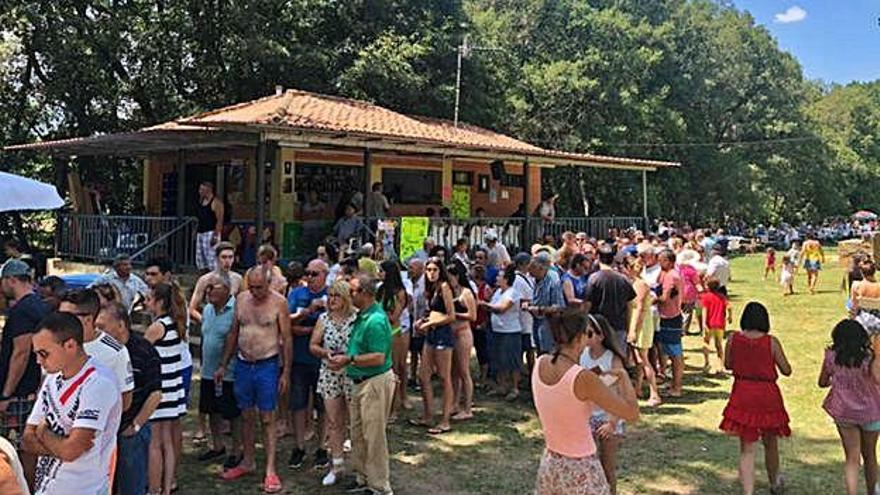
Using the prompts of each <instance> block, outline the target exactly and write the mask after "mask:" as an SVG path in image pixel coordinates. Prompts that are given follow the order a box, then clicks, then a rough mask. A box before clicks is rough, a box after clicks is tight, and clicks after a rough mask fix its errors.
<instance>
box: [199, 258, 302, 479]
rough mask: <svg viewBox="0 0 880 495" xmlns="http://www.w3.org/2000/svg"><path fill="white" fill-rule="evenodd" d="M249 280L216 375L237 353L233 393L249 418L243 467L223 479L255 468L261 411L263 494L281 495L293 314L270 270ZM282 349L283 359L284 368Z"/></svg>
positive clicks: (259, 270)
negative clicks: (283, 398) (279, 425)
mask: <svg viewBox="0 0 880 495" xmlns="http://www.w3.org/2000/svg"><path fill="white" fill-rule="evenodd" d="M247 280H248V290H247V291H246V292H242V293H241V294H240V295H239V296H238V298H237V300H236V303H235V316H234V317H233V319H232V330H230V331H229V335H228V336H227V338H226V346H225V348H224V350H223V358H222V359H221V361H220V366H219V367H218V368H217V372H216V373H214V381H215V383H216V382H217V381H219V380H222V379H223V375H224V374H225V373H226V367H227V365H228V364H229V361H230V360H231V359H232V355H233V352H235V351H236V349H237V351H238V352H237V356H236V359H235V382H234V386H233V390H234V393H235V399H236V402H238V407H239V408H240V409H241V410H242V416H243V420H244V421H243V425H242V426H243V428H242V437H243V438H242V440H243V444H244V445H243V446H244V458H243V459H242V461H241V463H240V464H239V465H238V466H236V467H234V468H232V469H229V470H227V471H225V472H223V474H222V475H221V476H222V478H223V479H224V480H234V479H238V478H240V477H242V476H245V475H247V474H249V473H251V472H253V471H254V470H255V468H256V461H255V459H254V449H255V446H254V441H255V439H254V425H255V423H256V421H257V409H259V415H260V420H261V421H262V422H263V445H265V446H266V477H265V479H264V480H263V491H264V492H266V493H277V492H279V491H281V489H282V486H281V480H280V479H279V478H278V474H277V472H276V471H275V447H276V443H277V440H276V437H275V407H276V406H277V405H278V396H279V394H283V393H284V392H286V391H287V387H288V384H289V373H290V362H291V357H292V353H293V347H292V344H291V339H290V315H289V313H288V311H287V301H286V300H285V299H284V298H283V297H282V296H281V295H279V294H277V293H275V292H273V291H271V290H269V280H270V275H269V273H268V272H267V271H266V270H265V268H263V267H255V268H253V269H251V270H250V271H249V272H248V274H247ZM279 337H280V339H279ZM279 340H280V342H281V348H280V349H279V345H278V342H279ZM279 351H281V352H280V353H281V354H282V355H283V360H282V362H281V363H280V365H281V369H280V370H279V369H278V367H279V362H278V354H279Z"/></svg>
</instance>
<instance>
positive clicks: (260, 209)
mask: <svg viewBox="0 0 880 495" xmlns="http://www.w3.org/2000/svg"><path fill="white" fill-rule="evenodd" d="M255 167H256V173H257V192H256V194H255V195H254V200H255V201H256V202H257V245H260V244H262V243H263V226H264V224H265V222H266V197H265V196H266V141H265V140H263V138H260V144H258V145H257V161H256V163H255Z"/></svg>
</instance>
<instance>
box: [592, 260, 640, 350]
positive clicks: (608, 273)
mask: <svg viewBox="0 0 880 495" xmlns="http://www.w3.org/2000/svg"><path fill="white" fill-rule="evenodd" d="M613 264H614V250H613V249H612V248H611V246H609V245H608V244H604V245H602V246H600V247H599V270H598V271H597V272H594V273H593V274H592V275H590V278H588V279H587V288H586V289H585V291H584V299H586V307H587V309H588V310H589V312H590V313H592V314H600V315H602V316H604V317H605V319H606V320H608V323H609V324H610V325H611V327H612V328H614V331H615V332H616V333H617V342H618V343H619V344H620V349H621V350H622V351H623V352H624V354H625V353H626V332H627V330H628V325H627V322H628V321H629V302H630V301H632V300H633V299H635V297H636V292H635V290H633V288H632V284H630V283H629V280H627V278H626V277H624V276H623V275H621V274H620V273H618V272H617V271H615V270H614V269H613V268H612V265H613Z"/></svg>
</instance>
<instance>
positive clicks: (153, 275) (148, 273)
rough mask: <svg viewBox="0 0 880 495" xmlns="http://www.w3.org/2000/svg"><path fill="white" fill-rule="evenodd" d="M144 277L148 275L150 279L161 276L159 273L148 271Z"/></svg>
mask: <svg viewBox="0 0 880 495" xmlns="http://www.w3.org/2000/svg"><path fill="white" fill-rule="evenodd" d="M144 275H146V276H148V277H158V276H159V275H160V273H159V272H158V271H155V272H153V271H146V272H144Z"/></svg>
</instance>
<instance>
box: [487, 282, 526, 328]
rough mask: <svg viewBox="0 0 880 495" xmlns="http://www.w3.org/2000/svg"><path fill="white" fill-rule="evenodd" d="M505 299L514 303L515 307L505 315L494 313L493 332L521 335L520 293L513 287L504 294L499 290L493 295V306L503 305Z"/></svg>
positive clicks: (504, 313)
mask: <svg viewBox="0 0 880 495" xmlns="http://www.w3.org/2000/svg"><path fill="white" fill-rule="evenodd" d="M505 299H507V300H509V301H510V302H512V303H513V305H512V306H511V307H510V309H508V310H507V311H505V312H503V313H492V331H493V332H496V333H521V332H522V328H521V326H520V322H519V313H520V308H519V293H518V292H517V291H516V289H514V288H513V287H508V288H507V290H505V291H503V292H502V291H501V289H498V290H496V291H495V293H494V294H492V305H493V306H496V305H498V304H501V302H502V301H504V300H505Z"/></svg>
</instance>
